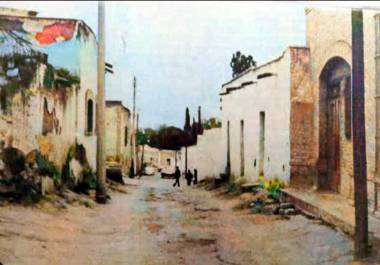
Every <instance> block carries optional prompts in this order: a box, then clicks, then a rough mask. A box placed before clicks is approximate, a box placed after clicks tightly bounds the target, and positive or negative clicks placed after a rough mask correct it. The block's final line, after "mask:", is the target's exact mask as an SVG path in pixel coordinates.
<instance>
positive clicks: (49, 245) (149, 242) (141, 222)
mask: <svg viewBox="0 0 380 265" xmlns="http://www.w3.org/2000/svg"><path fill="white" fill-rule="evenodd" d="M182 183H183V184H182V185H184V184H185V183H184V181H182ZM171 184H172V180H161V179H159V178H158V177H143V178H142V179H140V180H128V186H127V190H128V194H123V193H116V192H113V193H111V196H112V202H111V203H110V204H108V205H104V206H103V205H96V206H95V207H94V208H92V209H91V208H87V207H84V206H68V208H67V209H63V210H59V209H56V208H54V209H52V208H51V207H47V208H46V207H39V208H36V207H22V206H9V205H8V206H3V207H1V208H0V261H1V262H2V263H3V264H4V265H7V264H78V265H79V264H81V265H85V264H130V265H148V264H152V265H153V264H155V265H159V264H162V265H178V264H189V265H197V264H205V265H214V264H215V265H216V264H218V265H234V264H241V265H242V264H259V265H265V264H273V265H274V264H297V265H298V264H308V265H310V264H350V261H351V260H352V248H353V243H352V240H351V239H350V238H348V237H347V236H346V235H344V234H343V233H341V232H339V231H335V230H333V229H332V228H329V227H327V226H324V225H321V224H320V223H319V222H318V221H315V220H310V219H307V218H305V217H303V216H301V215H298V216H294V217H292V218H291V219H290V220H284V219H282V218H281V217H278V216H263V215H251V214H247V213H244V212H239V211H238V212H236V211H233V210H232V209H231V208H232V206H233V205H234V203H236V201H234V200H228V199H225V198H221V197H218V196H217V195H216V193H215V192H208V191H205V190H203V189H196V188H193V187H190V188H188V187H183V186H181V188H176V189H175V188H173V187H172V186H171Z"/></svg>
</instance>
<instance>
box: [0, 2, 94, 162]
mask: <svg viewBox="0 0 380 265" xmlns="http://www.w3.org/2000/svg"><path fill="white" fill-rule="evenodd" d="M0 11H1V12H0V139H1V140H5V139H7V138H12V139H13V146H14V147H16V148H19V149H21V150H22V151H23V152H25V153H28V152H29V151H31V150H34V149H38V150H39V151H40V152H41V153H42V154H43V155H45V156H46V157H47V158H48V159H49V160H52V161H54V163H55V164H56V165H57V166H61V165H62V164H63V163H64V162H65V159H66V156H67V152H68V150H69V148H70V146H71V145H73V144H74V143H75V142H77V143H78V144H82V145H83V146H84V148H85V149H86V153H87V157H88V163H89V165H90V166H91V167H92V168H93V169H95V168H96V161H95V159H96V132H95V105H96V101H95V100H96V94H97V63H96V62H97V61H96V58H97V45H96V39H95V35H94V33H93V32H92V30H91V29H90V28H89V27H88V26H87V25H86V24H85V23H84V22H83V21H81V20H73V19H57V18H41V17H37V16H36V13H35V12H30V11H17V10H9V9H1V10H0Z"/></svg>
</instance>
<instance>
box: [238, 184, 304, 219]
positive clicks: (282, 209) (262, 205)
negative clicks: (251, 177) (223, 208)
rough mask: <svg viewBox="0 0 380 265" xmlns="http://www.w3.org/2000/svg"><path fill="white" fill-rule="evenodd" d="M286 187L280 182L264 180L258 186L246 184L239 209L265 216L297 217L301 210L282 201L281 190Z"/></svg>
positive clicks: (243, 187) (243, 186)
mask: <svg viewBox="0 0 380 265" xmlns="http://www.w3.org/2000/svg"><path fill="white" fill-rule="evenodd" d="M284 186H285V184H284V183H281V182H280V181H279V180H276V179H275V180H269V181H266V180H264V179H261V180H259V182H258V183H256V184H244V185H242V188H241V189H242V190H243V191H244V193H242V194H241V195H240V204H239V206H238V207H237V208H241V209H243V208H249V209H250V212H251V213H253V214H258V213H260V214H265V215H273V214H279V215H285V216H288V215H296V214H299V213H300V212H299V210H298V209H296V208H295V207H294V205H292V204H291V203H288V202H282V201H281V188H283V187H284Z"/></svg>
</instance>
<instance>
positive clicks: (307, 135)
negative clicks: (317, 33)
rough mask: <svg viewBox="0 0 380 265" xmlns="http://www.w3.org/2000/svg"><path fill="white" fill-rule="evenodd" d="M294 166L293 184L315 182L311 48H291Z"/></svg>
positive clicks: (292, 172) (291, 131) (291, 139)
mask: <svg viewBox="0 0 380 265" xmlns="http://www.w3.org/2000/svg"><path fill="white" fill-rule="evenodd" d="M290 53H291V67H290V73H291V85H290V93H291V94H290V96H291V107H290V108H291V110H290V150H291V154H290V166H291V172H290V174H291V184H292V185H293V186H295V185H297V186H298V185H302V186H312V185H313V176H314V175H315V173H314V169H313V164H312V155H313V154H312V151H313V145H314V142H313V104H312V102H313V93H312V89H311V71H310V56H309V49H307V48H291V49H290Z"/></svg>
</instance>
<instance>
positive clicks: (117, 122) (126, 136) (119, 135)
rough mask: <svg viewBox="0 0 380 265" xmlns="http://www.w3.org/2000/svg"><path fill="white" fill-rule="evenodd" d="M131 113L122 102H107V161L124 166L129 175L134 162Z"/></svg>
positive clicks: (124, 170) (123, 170)
mask: <svg viewBox="0 0 380 265" xmlns="http://www.w3.org/2000/svg"><path fill="white" fill-rule="evenodd" d="M131 132H132V130H131V112H130V111H129V109H128V108H126V107H125V106H124V105H123V104H122V102H121V101H106V137H105V139H106V140H105V141H106V145H105V147H106V148H105V151H106V161H108V162H109V161H114V162H117V163H120V164H121V165H122V173H123V174H124V175H128V174H129V171H130V168H131V161H132V149H131V146H132V139H131Z"/></svg>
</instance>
